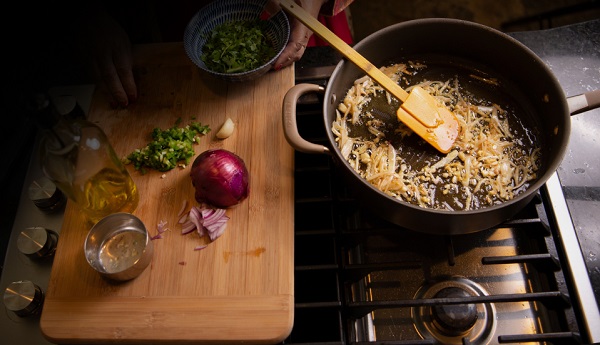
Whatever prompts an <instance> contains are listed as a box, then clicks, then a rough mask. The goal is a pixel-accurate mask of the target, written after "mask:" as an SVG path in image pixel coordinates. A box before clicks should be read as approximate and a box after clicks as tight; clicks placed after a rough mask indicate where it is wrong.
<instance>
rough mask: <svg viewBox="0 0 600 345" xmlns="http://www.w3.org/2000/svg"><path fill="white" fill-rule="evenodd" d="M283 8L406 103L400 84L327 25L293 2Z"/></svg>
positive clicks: (283, 3)
mask: <svg viewBox="0 0 600 345" xmlns="http://www.w3.org/2000/svg"><path fill="white" fill-rule="evenodd" d="M280 4H281V7H282V8H283V9H284V10H286V11H287V12H289V13H291V14H292V15H293V16H294V17H296V18H297V19H298V20H299V21H300V22H302V24H304V25H306V27H308V28H309V29H311V30H312V31H313V32H314V33H315V35H317V36H319V37H321V38H322V39H323V40H324V41H326V42H328V43H329V44H330V45H331V46H332V47H333V48H335V49H336V50H338V51H339V52H340V53H341V54H342V55H343V56H345V57H346V58H348V59H349V60H350V61H352V62H353V63H354V64H356V65H357V66H358V67H359V68H360V69H362V70H363V71H365V73H367V74H368V75H369V76H370V77H371V78H373V80H375V81H376V82H377V83H379V85H381V87H383V88H384V89H386V90H387V91H388V92H389V93H391V94H392V95H394V96H395V97H396V98H398V99H399V100H400V101H401V102H404V101H405V100H406V98H407V97H408V93H407V92H406V91H404V90H403V89H402V88H401V87H400V86H399V85H398V84H396V83H395V82H394V81H393V80H391V79H390V78H389V77H388V76H386V75H385V74H384V73H383V72H381V71H380V70H379V69H378V68H377V67H375V65H373V64H372V63H371V62H369V61H368V60H367V59H365V58H364V57H363V56H362V55H360V54H359V53H358V52H357V51H356V50H354V49H352V47H350V46H349V45H348V44H347V43H346V42H344V41H343V40H342V39H341V38H339V37H338V36H336V35H335V34H334V33H333V32H331V31H330V30H329V29H328V28H327V27H326V26H325V25H323V24H321V22H319V21H318V20H317V19H316V18H315V17H313V16H311V15H310V14H309V13H308V12H306V11H305V10H304V9H303V8H302V7H300V6H298V4H296V3H295V2H294V1H293V0H280Z"/></svg>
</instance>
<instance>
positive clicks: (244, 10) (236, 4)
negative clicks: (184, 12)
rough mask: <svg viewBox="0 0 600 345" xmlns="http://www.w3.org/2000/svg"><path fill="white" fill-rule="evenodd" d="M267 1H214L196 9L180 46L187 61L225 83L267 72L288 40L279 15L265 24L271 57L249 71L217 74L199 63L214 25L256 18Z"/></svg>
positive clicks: (283, 18) (287, 29)
mask: <svg viewBox="0 0 600 345" xmlns="http://www.w3.org/2000/svg"><path fill="white" fill-rule="evenodd" d="M266 3H267V0H216V1H213V2H212V3H210V4H208V5H206V6H205V7H203V8H202V9H200V10H199V11H198V12H197V13H196V14H195V15H194V17H193V18H192V19H191V20H190V22H189V23H188V25H187V27H186V29H185V32H184V36H183V44H184V48H185V51H186V53H187V55H188V57H189V58H190V59H191V60H192V62H193V63H194V64H196V66H198V67H199V68H200V69H202V70H203V71H205V72H206V73H208V74H210V75H212V76H214V77H216V78H219V79H223V80H227V81H232V82H243V81H248V80H252V79H255V78H257V77H259V76H261V75H263V74H265V73H266V72H268V71H269V69H270V68H271V65H272V64H273V62H275V60H276V59H277V57H279V55H280V54H281V52H282V51H283V48H285V46H286V44H287V42H288V39H289V37H290V23H289V21H288V18H287V16H286V15H285V13H284V12H283V11H279V12H278V13H277V14H275V15H274V16H273V17H271V18H270V19H269V20H268V21H266V28H265V35H266V36H267V38H268V39H269V41H271V42H272V43H273V46H274V48H275V51H276V53H275V56H274V57H273V58H272V59H271V60H269V61H268V62H266V63H265V64H263V65H262V66H260V67H258V68H255V69H253V70H251V71H245V72H240V73H219V72H215V71H211V70H210V69H209V68H208V67H207V66H206V64H205V63H204V62H203V61H202V49H203V47H204V44H205V43H206V40H207V38H208V34H209V33H210V32H211V31H212V30H213V29H214V28H215V27H217V26H218V25H220V24H223V23H227V22H232V21H243V20H254V19H257V18H259V17H260V14H261V13H262V11H263V9H264V7H265V4H266Z"/></svg>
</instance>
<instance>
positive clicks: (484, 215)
mask: <svg viewBox="0 0 600 345" xmlns="http://www.w3.org/2000/svg"><path fill="white" fill-rule="evenodd" d="M354 49H355V50H357V51H358V52H359V53H360V54H362V55H363V56H364V57H365V58H367V59H368V60H369V61H370V62H372V63H373V64H374V65H376V66H381V65H384V64H388V63H390V62H392V61H397V60H398V59H401V58H406V57H412V56H432V57H433V56H435V57H438V58H439V57H444V58H447V59H449V60H456V61H460V63H461V64H465V63H466V64H469V65H470V66H471V67H472V68H474V69H482V70H486V71H490V72H492V73H493V74H494V75H498V76H502V78H503V85H505V87H504V90H506V92H507V93H509V96H510V97H511V98H512V101H515V102H517V103H518V104H519V106H520V108H521V109H523V110H524V114H527V116H528V117H529V119H527V121H528V122H530V123H532V124H533V125H534V126H535V127H537V128H538V129H539V132H540V133H541V136H542V138H541V139H542V141H543V152H542V157H543V162H542V163H543V164H542V166H541V167H540V169H539V170H538V179H537V180H536V181H535V182H534V183H532V185H531V186H530V187H529V189H528V190H526V191H525V192H524V193H522V194H520V195H518V196H516V197H515V198H514V199H512V200H510V201H506V202H504V203H502V204H499V205H495V206H491V207H486V208H481V209H477V210H469V211H446V210H434V209H427V208H423V207H419V206H416V205H413V204H410V203H408V202H404V201H402V200H399V199H396V198H393V197H390V196H388V195H386V194H384V193H383V192H381V191H379V190H378V189H377V188H376V187H374V186H372V185H371V184H369V183H368V182H367V181H365V180H364V179H363V178H362V177H360V176H359V175H358V174H357V173H356V172H355V171H354V170H353V169H352V168H351V167H350V166H349V164H348V163H347V162H346V160H345V159H344V158H343V157H342V155H341V153H340V151H339V149H338V148H337V144H336V142H335V137H334V134H333V133H332V131H331V127H332V123H333V121H334V119H335V109H336V107H337V105H338V103H339V102H340V100H341V99H343V97H344V95H345V94H346V92H347V90H348V89H349V88H350V87H351V86H352V84H353V82H354V80H356V79H358V78H360V77H361V76H363V75H364V74H365V73H364V72H363V71H362V70H360V69H359V68H358V67H356V66H355V65H354V64H352V63H351V62H349V61H345V60H342V61H340V62H339V63H338V65H337V66H336V68H335V70H334V72H333V74H332V75H331V78H330V79H329V82H328V84H327V87H326V88H322V87H320V86H318V85H311V84H299V85H296V86H295V87H294V88H292V89H291V90H290V91H289V92H288V93H287V95H286V97H285V99H284V105H283V124H284V132H285V135H286V138H287V140H288V142H289V143H290V145H291V146H293V147H294V148H295V149H296V150H298V151H302V152H307V153H318V154H330V155H331V156H332V157H333V159H334V161H335V162H336V163H337V164H338V165H339V166H340V167H341V169H340V170H342V171H343V172H344V178H345V180H346V183H347V184H348V185H349V186H350V189H351V190H352V191H353V192H354V194H355V196H356V199H357V200H358V201H360V202H362V204H363V205H364V206H365V207H366V208H368V209H370V210H371V211H372V212H374V213H375V214H377V215H379V216H380V217H382V218H384V219H386V220H389V221H390V222H392V223H395V224H397V225H400V226H401V227H405V228H408V229H411V230H415V231H419V232H426V233H433V234H466V233H472V232H476V231H481V230H484V229H487V228H490V227H493V226H495V225H498V224H500V223H502V222H503V221H505V220H507V219H509V218H511V217H513V216H514V215H515V214H516V213H517V212H519V211H520V210H521V209H522V208H523V207H525V205H527V204H528V203H529V202H530V201H531V200H532V199H533V197H534V196H535V195H536V193H537V191H538V189H539V188H540V187H541V186H542V185H543V184H544V183H545V182H546V181H547V180H548V179H549V178H550V176H551V175H552V174H553V173H554V172H555V170H556V169H557V168H558V166H559V165H560V163H561V161H562V159H563V156H564V154H565V150H566V147H567V144H568V141H569V134H570V115H571V114H575V113H577V112H579V111H580V109H583V108H593V107H597V106H598V105H599V104H600V96H599V95H600V91H595V92H591V93H589V94H586V95H582V96H579V97H578V96H576V97H573V98H571V99H569V101H567V99H566V98H565V95H564V93H563V91H562V88H561V86H560V84H559V83H558V80H557V79H556V77H555V76H554V75H553V74H552V72H551V71H550V69H549V68H548V67H547V66H546V65H545V63H544V62H543V61H542V60H541V59H540V58H539V57H538V56H536V55H535V54H534V53H533V52H532V51H531V50H530V49H528V48H527V47H526V46H524V45H523V44H521V43H520V42H518V41H517V40H515V39H513V38H512V37H510V36H508V35H506V34H504V33H502V32H500V31H497V30H495V29H493V28H490V27H487V26H484V25H480V24H476V23H472V22H467V21H462V20H455V19H418V20H413V21H407V22H402V23H399V24H396V25H392V26H390V27H387V28H385V29H382V30H380V31H378V32H376V33H374V34H372V35H370V36H369V37H367V38H365V39H364V40H362V41H361V42H359V43H358V44H357V45H356V46H355V47H354ZM307 92H324V100H325V101H324V104H323V122H324V123H323V125H324V126H325V129H326V132H327V135H328V140H329V145H328V146H323V145H317V144H314V143H310V142H308V141H306V140H304V139H303V138H302V137H301V136H300V135H299V133H298V130H297V126H296V114H295V106H296V101H297V99H298V98H299V97H300V96H301V95H302V94H304V93H307ZM578 103H579V104H578Z"/></svg>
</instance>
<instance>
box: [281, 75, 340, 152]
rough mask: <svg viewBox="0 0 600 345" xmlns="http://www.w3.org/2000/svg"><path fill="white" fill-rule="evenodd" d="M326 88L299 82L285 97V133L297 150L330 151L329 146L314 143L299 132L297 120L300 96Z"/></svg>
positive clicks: (283, 112)
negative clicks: (297, 105) (297, 106)
mask: <svg viewBox="0 0 600 345" xmlns="http://www.w3.org/2000/svg"><path fill="white" fill-rule="evenodd" d="M324 91H325V88H323V87H322V86H320V85H315V84H307V83H302V84H297V85H295V86H294V87H292V88H291V89H290V90H289V91H288V92H287V93H286V94H285V97H284V98H283V111H282V115H283V133H284V134H285V139H286V140H287V141H288V143H289V144H290V145H291V146H292V147H293V148H294V149H296V150H297V151H300V152H304V153H320V154H323V153H329V148H328V147H326V146H323V145H317V144H313V143H311V142H309V141H306V140H304V138H302V137H301V136H300V133H298V125H297V122H296V104H297V103H298V98H300V96H302V95H303V94H305V93H309V92H321V93H322V92H324Z"/></svg>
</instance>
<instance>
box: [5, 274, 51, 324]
mask: <svg viewBox="0 0 600 345" xmlns="http://www.w3.org/2000/svg"><path fill="white" fill-rule="evenodd" d="M43 303H44V293H43V292H42V289H40V287H39V286H37V285H35V284H34V283H32V282H30V281H28V280H23V281H18V282H13V283H11V284H10V285H9V286H8V287H7V288H6V290H4V305H5V306H6V309H8V310H10V311H12V312H14V313H15V314H17V316H20V317H27V316H34V315H38V314H39V313H40V312H41V311H42V304H43Z"/></svg>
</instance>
